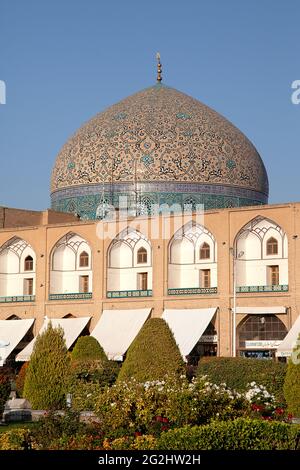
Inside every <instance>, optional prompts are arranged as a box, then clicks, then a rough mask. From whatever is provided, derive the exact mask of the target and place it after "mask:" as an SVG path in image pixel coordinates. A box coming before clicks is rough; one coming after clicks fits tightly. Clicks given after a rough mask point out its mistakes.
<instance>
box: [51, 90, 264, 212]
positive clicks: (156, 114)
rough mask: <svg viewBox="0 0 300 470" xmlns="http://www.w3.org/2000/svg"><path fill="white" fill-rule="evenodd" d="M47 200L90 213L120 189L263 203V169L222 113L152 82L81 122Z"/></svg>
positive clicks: (141, 194)
mask: <svg viewBox="0 0 300 470" xmlns="http://www.w3.org/2000/svg"><path fill="white" fill-rule="evenodd" d="M51 193H52V194H51V197H52V206H53V208H55V209H58V210H64V211H71V212H74V211H75V212H77V213H79V214H81V215H83V216H85V217H88V218H95V217H96V216H97V214H96V212H97V207H98V206H99V204H101V202H102V200H103V195H104V196H105V200H106V202H110V203H112V204H114V205H118V203H117V202H116V197H117V196H118V197H119V196H120V195H127V196H128V197H129V198H131V199H133V198H135V199H136V198H137V197H138V199H139V201H140V202H142V203H143V201H144V202H145V204H146V206H147V207H148V206H149V203H158V204H161V203H165V204H166V203H167V204H169V205H171V204H172V203H179V204H180V205H184V204H185V203H190V204H193V205H194V204H197V203H199V204H200V203H204V205H205V207H206V208H217V207H228V206H229V207H230V206H243V205H253V204H263V203H266V202H267V198H268V177H267V173H266V170H265V167H264V164H263V162H262V160H261V158H260V156H259V154H258V152H257V151H256V149H255V147H254V146H253V145H252V144H251V142H250V141H249V140H248V139H247V138H246V137H245V135H244V134H243V133H242V132H241V131H239V130H238V129H237V128H236V127H235V126H233V125H232V124H231V123H230V122H229V121H228V120H227V119H225V118H224V117H223V116H221V115H220V114H218V113H216V112H215V111H213V110H212V109H210V108H209V107H207V106H205V105H204V104H202V103H200V102H199V101H197V100H196V99H194V98H191V97H190V96H187V95H185V94H184V93H181V92H179V91H177V90H175V89H174V88H169V87H167V86H165V85H162V84H160V83H158V84H157V85H154V86H152V87H150V88H147V89H145V90H143V91H140V92H138V93H136V94H134V95H132V96H130V97H128V98H126V99H124V100H122V101H120V102H119V103H117V104H115V105H113V106H111V107H110V108H108V109H106V110H105V111H103V112H102V113H100V114H97V115H96V116H95V117H94V118H92V119H91V120H90V121H88V122H87V123H86V124H84V125H83V126H82V127H81V128H80V129H79V130H78V131H77V132H76V134H75V135H74V136H73V137H71V138H70V139H69V140H68V141H67V143H66V144H65V145H64V146H63V148H62V150H61V152H60V153H59V155H58V157H57V159H56V163H55V166H54V169H53V173H52V181H51Z"/></svg>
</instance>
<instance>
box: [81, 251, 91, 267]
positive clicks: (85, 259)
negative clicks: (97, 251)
mask: <svg viewBox="0 0 300 470" xmlns="http://www.w3.org/2000/svg"><path fill="white" fill-rule="evenodd" d="M88 265H89V255H88V254H87V252H86V251H83V252H82V253H80V256H79V266H80V268H87V267H88Z"/></svg>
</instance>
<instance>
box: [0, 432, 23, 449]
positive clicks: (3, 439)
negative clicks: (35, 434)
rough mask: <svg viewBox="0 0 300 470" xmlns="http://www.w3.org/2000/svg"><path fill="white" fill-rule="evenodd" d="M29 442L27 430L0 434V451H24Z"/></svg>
mask: <svg viewBox="0 0 300 470" xmlns="http://www.w3.org/2000/svg"><path fill="white" fill-rule="evenodd" d="M30 440H31V439H30V431H29V429H23V428H19V429H11V430H10V431H7V432H3V433H1V434H0V450H24V448H25V446H26V443H28V442H29V441H30Z"/></svg>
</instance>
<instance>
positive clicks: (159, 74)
mask: <svg viewBox="0 0 300 470" xmlns="http://www.w3.org/2000/svg"><path fill="white" fill-rule="evenodd" d="M156 58H157V82H158V83H160V82H161V81H162V71H161V70H162V66H161V62H160V53H159V52H157V53H156Z"/></svg>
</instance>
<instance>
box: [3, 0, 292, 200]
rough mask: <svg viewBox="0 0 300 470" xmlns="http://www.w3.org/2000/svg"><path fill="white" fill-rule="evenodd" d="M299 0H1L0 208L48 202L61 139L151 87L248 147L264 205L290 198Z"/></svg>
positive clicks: (66, 137) (61, 143)
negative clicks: (254, 153)
mask: <svg viewBox="0 0 300 470" xmlns="http://www.w3.org/2000/svg"><path fill="white" fill-rule="evenodd" d="M299 21H300V2H299V0H286V1H278V0H277V1H275V0H273V1H272V0H244V1H241V0H226V1H225V0H206V1H204V0H152V1H149V0H148V1H146V0H109V1H108V0H105V1H104V0H48V1H46V0H44V1H41V0H0V80H4V81H5V82H6V86H7V104H6V105H0V159H1V160H0V161H1V179H0V205H6V206H12V207H24V208H31V209H44V208H46V207H49V205H50V199H49V181H50V173H51V169H52V166H53V164H54V161H55V157H56V155H57V153H58V151H59V150H60V148H61V146H62V145H63V144H64V142H65V141H66V140H67V139H68V137H69V136H70V135H72V134H73V132H74V131H75V130H76V129H77V128H78V127H80V125H81V124H82V123H83V122H85V121H86V120H88V119H89V118H90V117H92V116H93V115H94V114H96V113H97V112H99V111H101V110H103V109H104V108H106V107H107V106H109V105H111V104H113V103H115V102H117V101H119V100H120V99H122V98H124V97H126V96H128V95H130V94H132V93H134V92H136V91H138V90H140V89H143V88H145V87H147V86H150V85H151V84H152V83H154V82H155V53H156V51H160V53H161V56H162V62H163V68H164V70H163V72H164V73H163V76H164V82H165V83H167V84H168V85H170V86H173V87H175V88H177V89H178V90H181V91H184V92H185V93H187V94H189V95H192V96H194V97H195V98H197V99H199V100H200V101H203V102H204V103H205V104H207V105H209V106H211V107H213V108H214V109H216V110H217V111H218V112H220V113H221V114H223V115H224V116H226V117H227V118H229V119H230V120H231V121H232V122H233V123H234V124H235V125H236V126H237V127H239V128H240V129H241V130H242V131H243V132H244V133H245V134H246V135H247V136H248V137H249V139H250V140H251V141H252V142H253V143H254V145H255V146H256V147H257V149H258V151H259V153H260V154H261V156H262V158H263V160H264V162H265V165H266V168H267V171H268V174H269V181H270V202H271V203H277V202H289V201H300V185H299V174H300V161H299V144H300V139H299V137H300V132H299V131H300V105H298V106H297V105H293V104H292V103H291V93H292V90H291V83H292V82H293V81H294V80H297V79H300V68H299V34H300V24H299Z"/></svg>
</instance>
